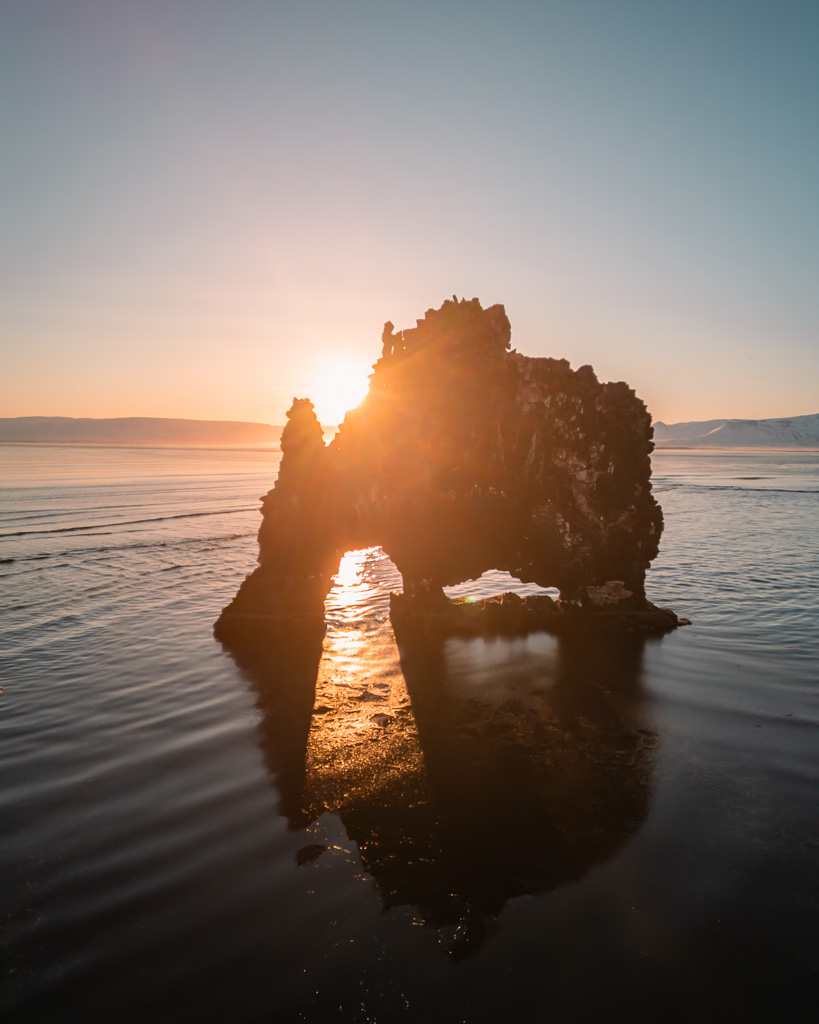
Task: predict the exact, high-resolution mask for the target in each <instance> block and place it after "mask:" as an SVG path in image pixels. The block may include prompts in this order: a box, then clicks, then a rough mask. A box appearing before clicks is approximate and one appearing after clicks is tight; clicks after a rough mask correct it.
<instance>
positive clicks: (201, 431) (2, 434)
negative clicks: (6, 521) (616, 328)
mask: <svg viewBox="0 0 819 1024" xmlns="http://www.w3.org/2000/svg"><path fill="white" fill-rule="evenodd" d="M281 432H282V428H281V427H278V426H273V425H272V424H270V423H243V422H241V421H235V420H184V419H163V418H161V417H156V416H123V417H119V418H116V419H87V418H86V419H82V418H80V419H75V418H74V417H72V416H16V417H9V418H2V417H0V441H47V442H63V443H67V442H75V443H76V442H90V443H96V444H278V443H279V438H280V437H281Z"/></svg>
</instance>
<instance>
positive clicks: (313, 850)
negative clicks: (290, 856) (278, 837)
mask: <svg viewBox="0 0 819 1024" xmlns="http://www.w3.org/2000/svg"><path fill="white" fill-rule="evenodd" d="M326 849H327V847H326V846H324V845H323V844H322V843H308V845H307V846H302V848H301V849H300V850H297V851H296V863H297V864H298V865H299V866H301V865H302V864H308V863H309V862H310V861H311V860H315V859H316V857H320V856H321V855H322V854H323V853H324V851H325V850H326Z"/></svg>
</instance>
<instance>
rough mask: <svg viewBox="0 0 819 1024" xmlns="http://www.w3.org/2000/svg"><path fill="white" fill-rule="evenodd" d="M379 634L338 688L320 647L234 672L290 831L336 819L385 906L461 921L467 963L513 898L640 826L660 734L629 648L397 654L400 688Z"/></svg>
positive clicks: (481, 643) (571, 644)
mask: <svg viewBox="0 0 819 1024" xmlns="http://www.w3.org/2000/svg"><path fill="white" fill-rule="evenodd" d="M377 636H378V634H374V635H372V636H371V637H370V638H369V641H370V642H366V643H364V648H365V649H364V650H363V651H360V652H358V654H357V655H356V657H357V658H358V661H357V663H356V665H357V667H356V671H355V673H351V674H350V675H345V673H344V671H343V670H342V671H339V667H338V666H339V662H337V661H336V660H335V659H332V658H331V659H329V660H325V661H323V662H322V663H321V665H319V661H318V657H317V654H316V651H315V645H313V647H311V648H310V650H309V652H308V651H307V650H306V649H305V650H304V651H303V652H302V655H301V656H299V657H296V651H295V648H291V649H290V650H288V651H285V652H280V653H277V652H274V651H270V652H269V654H270V659H271V660H270V661H269V662H268V667H267V668H261V667H260V666H259V665H252V664H250V663H249V662H248V661H247V659H246V658H243V659H242V660H241V662H240V665H241V667H242V668H243V669H244V670H245V672H246V673H247V675H248V676H249V677H250V679H251V680H252V682H253V685H254V688H255V689H256V691H257V693H258V695H259V706H260V708H261V709H262V711H263V715H264V717H263V721H262V723H261V725H260V729H261V732H262V743H263V746H264V749H265V752H266V756H267V758H268V763H269V764H270V766H271V769H272V770H273V771H275V772H276V774H277V778H278V783H279V786H280V787H281V792H282V811H283V813H284V814H286V815H287V816H288V818H289V820H290V822H291V824H292V825H293V826H301V825H304V824H306V823H307V822H308V821H310V820H314V819H315V818H317V817H319V816H320V815H321V814H322V813H324V812H325V811H331V812H333V813H335V814H337V815H338V816H339V817H340V818H341V820H342V821H343V823H344V826H345V828H346V830H347V832H348V834H349V836H350V838H351V839H353V840H354V841H355V842H356V843H357V844H358V847H359V850H360V854H361V858H362V862H363V864H364V866H365V868H366V869H367V870H368V871H369V872H370V873H371V874H372V876H373V878H374V879H375V881H376V883H377V885H378V887H379V889H380V892H381V894H382V898H383V901H384V904H385V906H387V907H389V906H396V905H400V904H406V905H411V906H414V907H417V908H419V909H420V911H421V913H422V914H423V915H424V916H425V918H426V919H427V920H428V921H429V922H430V923H432V924H434V925H436V926H443V925H458V924H460V926H461V927H460V934H461V936H462V937H464V939H465V943H466V945H465V947H464V949H463V950H460V947H458V948H457V949H455V950H454V952H458V951H466V949H467V948H468V944H469V942H470V941H473V940H475V939H476V938H477V939H478V940H479V939H480V936H481V935H482V933H483V926H484V922H485V921H486V919H487V918H489V917H492V916H495V915H497V914H499V913H500V911H501V909H502V908H503V906H504V903H505V902H506V901H507V900H508V899H510V898H512V897H514V896H519V895H523V894H527V893H537V892H543V891H546V890H549V889H553V888H556V887H557V886H560V885H563V884H565V883H567V882H571V881H575V880H578V879H580V878H581V877H582V876H583V875H584V874H585V872H587V871H588V870H589V869H590V868H591V867H592V866H593V865H595V864H598V863H600V862H602V861H604V860H606V859H607V858H609V857H611V856H612V855H614V854H615V853H616V852H617V850H618V849H619V848H620V847H621V846H622V845H623V843H624V842H625V841H626V840H627V839H628V838H629V837H630V836H631V835H633V834H634V832H635V831H636V830H637V829H638V828H639V827H640V825H641V823H642V822H643V820H644V818H645V816H646V813H647V811H648V805H649V796H650V783H651V771H650V760H651V753H652V749H653V747H654V745H655V742H656V738H655V736H654V735H653V734H652V733H651V732H650V731H649V730H647V729H646V727H645V722H644V721H643V712H642V698H641V694H640V687H639V675H640V662H641V647H640V645H639V641H632V642H631V643H630V644H628V645H626V644H624V643H623V642H622V641H621V642H616V641H614V640H612V639H609V640H607V641H603V640H599V639H598V640H597V641H596V642H595V645H590V643H589V641H588V640H587V639H583V640H576V639H574V638H561V639H557V638H553V637H546V636H544V635H536V636H534V637H530V638H529V639H527V640H514V641H508V640H497V641H486V640H483V639H479V640H471V641H449V642H448V643H447V644H446V645H442V646H439V647H437V648H434V647H432V648H430V647H426V648H425V647H419V646H416V645H412V644H411V645H409V646H403V645H402V647H401V663H400V668H401V672H402V673H403V678H402V674H401V672H398V671H397V670H396V668H397V667H396V665H395V661H394V647H392V656H390V652H389V651H387V650H382V651H381V652H380V653H379V651H378V642H377ZM380 636H381V643H382V647H383V646H385V645H386V646H389V647H391V638H389V637H386V636H384V635H383V632H382V633H381V635H380ZM374 640H375V641H376V642H375V643H373V642H372V641H374ZM344 642H346V643H349V636H347V637H346V638H345V639H344ZM328 650H329V653H331V654H332V653H333V652H332V638H328V647H327V648H325V653H328ZM362 659H364V660H363V661H362ZM369 659H371V660H369ZM274 662H275V663H276V665H277V667H276V668H275V669H274V668H273V667H272V666H273V664H274ZM342 664H343V660H342ZM390 666H391V667H390ZM316 669H319V671H318V673H317V674H318V681H317V683H316ZM311 674H312V678H311ZM404 679H405V680H406V688H405V687H404ZM283 684H284V685H283ZM314 684H316V685H315V689H314ZM271 691H272V692H271ZM288 692H289V695H288ZM314 693H315V700H316V709H315V713H314V714H313V719H312V725H311V726H310V728H309V735H308V730H307V728H306V713H307V704H308V702H310V703H311V702H312V700H313V694H314ZM298 743H302V744H304V746H303V747H302V750H301V753H300V754H297V752H296V750H295V747H296V745H297V744H298ZM305 769H306V770H305Z"/></svg>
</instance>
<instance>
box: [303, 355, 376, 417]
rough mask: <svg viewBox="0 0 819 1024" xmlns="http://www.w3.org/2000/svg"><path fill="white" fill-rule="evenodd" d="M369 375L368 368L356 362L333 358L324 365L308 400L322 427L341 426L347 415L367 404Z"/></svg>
mask: <svg viewBox="0 0 819 1024" xmlns="http://www.w3.org/2000/svg"><path fill="white" fill-rule="evenodd" d="M369 373H370V368H369V366H368V365H366V364H364V363H362V362H360V361H356V360H354V359H347V358H343V357H334V358H332V359H328V360H326V361H325V362H323V363H322V364H321V367H320V368H319V371H318V373H317V375H316V377H315V379H314V383H313V385H312V387H311V389H310V391H309V398H310V400H311V401H312V403H313V405H314V406H315V408H316V415H317V416H318V418H319V422H320V423H321V424H322V425H323V426H326V425H327V424H333V425H335V424H338V423H341V421H342V420H343V419H344V413H345V412H348V411H349V410H350V409H354V408H355V407H356V406H357V405H359V404H360V403H361V402H362V401H363V400H364V398H365V396H366V394H367V391H368V389H369V386H370V381H369Z"/></svg>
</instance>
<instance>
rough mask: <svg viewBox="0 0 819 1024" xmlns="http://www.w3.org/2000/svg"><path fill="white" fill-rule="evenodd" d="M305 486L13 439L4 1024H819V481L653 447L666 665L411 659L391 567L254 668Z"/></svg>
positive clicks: (271, 466) (619, 657) (203, 464)
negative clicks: (272, 551) (224, 628)
mask: <svg viewBox="0 0 819 1024" xmlns="http://www.w3.org/2000/svg"><path fill="white" fill-rule="evenodd" d="M278 458H279V456H278V454H277V453H276V452H273V451H265V450H239V449H235V450H225V449H220V450H211V449H181V448H158V447H142V448H138V447H135V448H124V447H123V448H119V447H117V448H112V447H103V446H96V447H95V446H77V447H67V446H53V447H50V446H37V445H26V446H22V445H20V446H17V445H0V482H2V495H0V501H1V502H2V505H1V506H0V535H2V536H0V559H2V563H0V576H2V590H1V591H0V602H2V620H0V621H2V650H1V651H0V682H1V684H2V693H0V828H1V829H2V842H1V844H0V886H1V895H0V956H2V974H1V975H0V1010H2V1012H3V1019H4V1020H14V1021H18V1020H19V1021H35V1022H39V1021H59V1022H80V1021H89V1022H90V1021H94V1022H96V1021H126V1022H130V1021H152V1022H162V1021H168V1022H176V1021H227V1020H229V1021H231V1022H237V1024H243V1022H256V1021H275V1022H280V1021H281V1022H285V1021H308V1022H323V1021H337V1020H338V1021H341V1020H344V1021H377V1022H390V1021H394V1020H401V1021H432V1022H442V1024H443V1022H446V1024H449V1022H460V1021H466V1022H473V1021H493V1022H494V1021H530V1020H544V1019H552V1020H557V1021H586V1020H589V1021H594V1020H604V1019H609V1018H610V1017H611V1016H612V1014H613V1013H615V1015H622V1016H625V1015H627V1014H628V1015H629V1016H630V1017H631V1018H632V1019H637V1020H663V1021H667V1020H703V1019H708V1020H711V1019H713V1020H725V1019H735V1018H736V1016H737V1015H739V1014H745V1015H751V1014H752V1015H753V1016H754V1017H755V1019H759V1016H760V1014H763V1015H768V1017H770V1019H774V1017H773V1015H774V1014H775V1015H776V1016H775V1019H778V1020H787V1021H794V1020H803V1019H804V1020H808V1019H811V1020H812V1019H814V1018H813V1013H814V1005H813V1004H814V1002H815V999H813V998H811V996H812V995H815V991H816V981H817V965H818V964H819V941H817V931H818V930H817V911H818V910H819V884H818V883H817V878H819V872H817V866H818V865H817V841H818V840H819V818H817V813H816V812H817V788H816V780H817V738H818V737H819V685H817V684H818V683H819V680H817V675H818V673H817V666H819V629H817V622H819V586H817V584H818V583H819V578H818V577H819V454H816V453H804V454H794V453H773V452H765V453H753V452H740V453H725V452H691V453H687V452H669V451H664V452H658V453H656V455H655V458H654V472H655V491H656V493H657V495H658V498H659V500H660V502H661V503H662V505H663V507H664V510H665V514H666V531H665V535H664V538H663V545H662V551H661V554H660V557H659V558H658V560H657V561H656V563H655V566H654V567H653V568H652V570H651V572H650V574H649V582H648V589H649V595H650V596H651V597H652V599H653V600H654V601H655V602H656V603H658V604H661V605H666V606H669V607H673V608H674V609H675V610H676V611H677V612H678V613H679V614H681V615H685V616H687V617H689V618H690V619H692V620H693V624H692V625H691V626H688V627H686V628H684V629H681V630H678V631H677V632H676V633H674V634H672V635H670V636H667V637H665V638H663V639H662V640H656V641H651V642H648V643H645V644H634V643H632V644H629V645H624V644H622V643H619V644H618V643H615V642H613V641H611V642H608V643H605V644H603V643H601V642H598V643H597V644H590V643H588V642H586V643H577V642H574V643H571V642H568V641H558V640H557V639H556V638H552V637H548V636H545V635H534V636H531V637H529V638H527V639H525V640H521V639H517V640H504V639H495V640H483V639H476V640H456V641H449V642H447V643H446V644H445V645H444V646H443V647H442V648H440V649H437V650H435V649H433V650H430V649H413V648H412V647H410V648H405V647H402V648H401V649H399V647H398V646H397V645H396V642H395V640H394V638H393V634H392V630H391V628H390V624H389V618H388V594H389V590H390V589H391V588H398V587H399V586H400V579H399V578H398V576H397V574H396V572H395V570H394V568H393V566H392V564H391V563H390V562H389V560H388V559H387V558H386V557H385V556H384V555H383V554H382V553H381V552H380V550H378V549H372V550H369V551H363V552H354V553H350V554H348V555H347V556H345V559H344V560H343V562H342V565H341V567H340V570H339V575H338V577H337V583H336V587H335V588H334V590H333V592H332V593H331V595H330V597H329V598H328V602H327V616H328V632H327V635H326V637H325V638H324V642H323V645H315V646H313V647H311V646H310V645H309V644H308V645H305V644H300V643H299V642H298V641H297V640H295V639H293V640H289V641H282V642H281V643H280V644H279V646H278V647H277V648H275V649H271V650H270V651H269V652H266V653H265V655H264V656H257V657H256V658H255V659H248V658H247V657H246V656H244V657H243V656H240V655H234V654H231V652H229V651H226V650H224V649H223V648H222V647H221V645H220V644H219V643H217V642H216V641H214V639H213V637H212V633H211V630H212V624H213V621H214V619H215V618H216V616H217V615H218V613H219V610H220V608H221V607H222V605H224V604H226V603H227V602H228V601H229V600H230V598H231V597H232V595H233V593H234V592H235V590H236V588H237V587H238V585H239V583H240V581H241V580H242V578H243V577H244V576H245V574H246V573H247V572H248V571H250V569H251V568H252V567H253V565H254V562H255V557H256V542H255V531H256V529H257V527H258V522H259V517H258V498H259V496H260V495H261V494H263V493H264V492H265V491H266V490H268V489H269V487H270V486H271V484H272V481H273V479H274V478H275V474H276V467H277V464H278ZM506 587H507V581H505V580H504V579H502V578H501V577H500V575H499V574H487V576H485V577H484V578H483V579H482V580H480V581H477V582H475V583H472V584H465V585H463V586H462V587H460V588H457V591H458V592H459V593H465V594H466V593H474V594H476V595H480V596H483V595H486V594H489V593H492V592H496V591H498V590H502V589H506Z"/></svg>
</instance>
